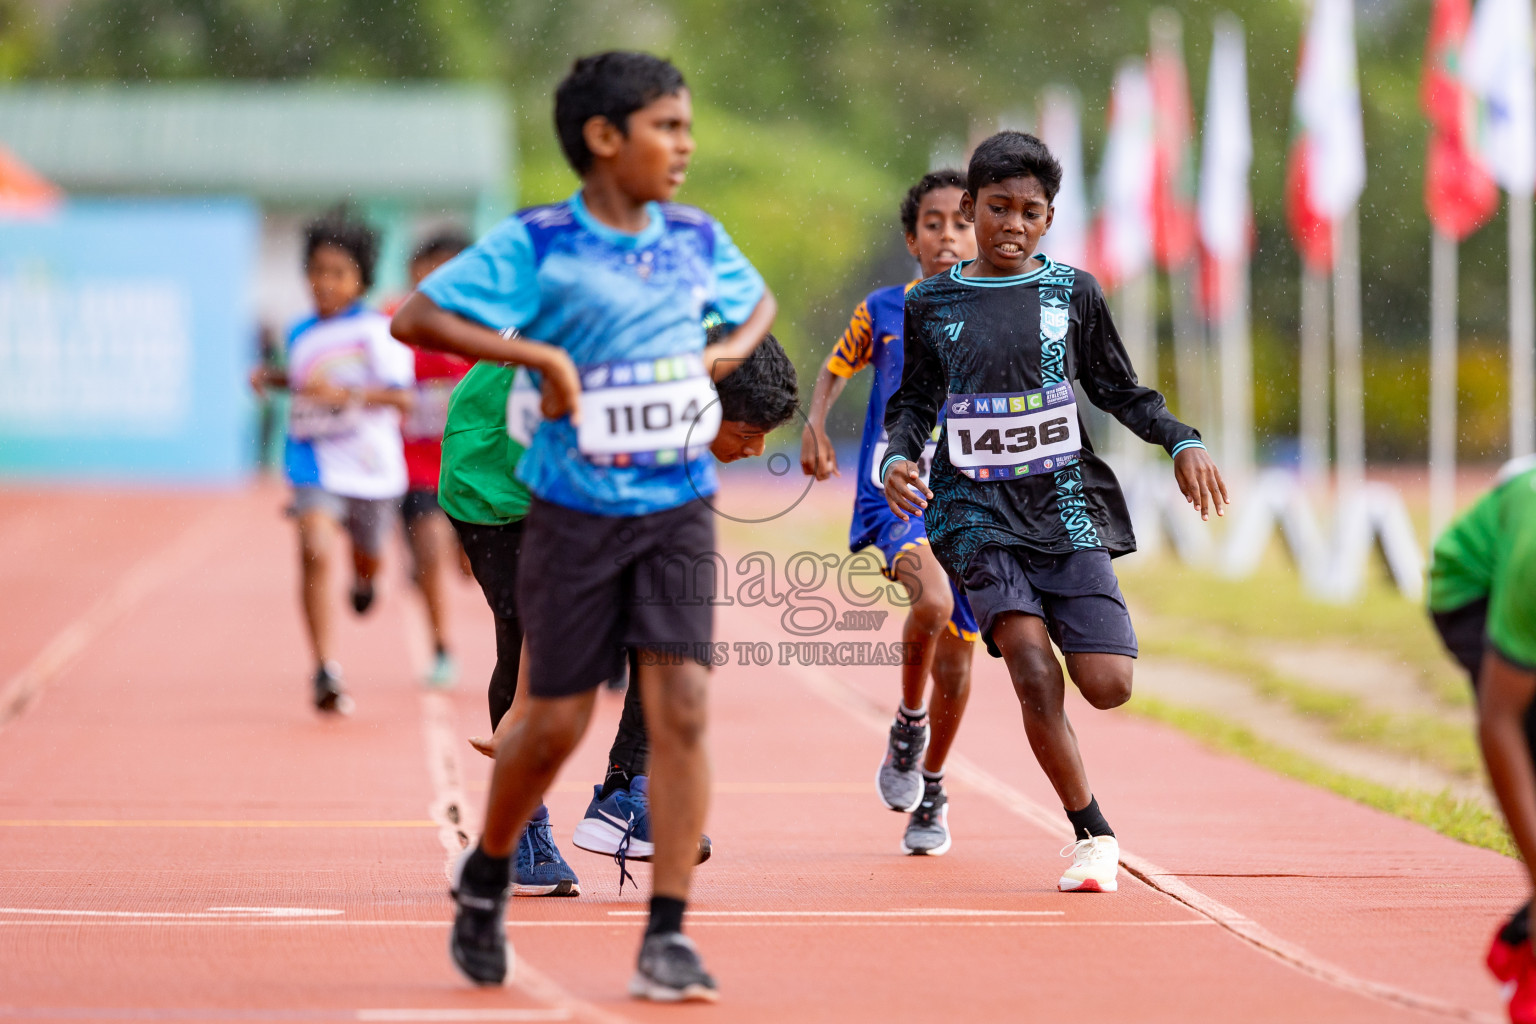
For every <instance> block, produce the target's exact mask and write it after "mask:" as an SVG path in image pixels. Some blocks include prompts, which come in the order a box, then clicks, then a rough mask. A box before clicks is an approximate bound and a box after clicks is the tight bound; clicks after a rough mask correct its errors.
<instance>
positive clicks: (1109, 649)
mask: <svg viewBox="0 0 1536 1024" xmlns="http://www.w3.org/2000/svg"><path fill="white" fill-rule="evenodd" d="M960 584H961V586H962V587H963V588H964V590H965V596H966V600H968V601H969V602H970V604H971V611H972V612H973V613H975V615H976V623H977V625H978V626H980V628H981V638H982V639H983V640H984V641H986V644H987V653H988V654H990V655H992V657H994V658H1001V657H1002V652H1000V651H999V650H998V649H997V645H996V644H994V643H993V642H992V627H993V625H994V624H996V622H997V617H998V616H999V615H1002V614H1003V613H1005V612H1023V613H1024V614H1025V615H1033V616H1035V617H1036V618H1039V619H1044V620H1045V628H1046V629H1047V630H1048V631H1049V632H1050V634H1051V639H1052V640H1053V641H1055V643H1056V646H1057V647H1059V648H1060V649H1061V651H1062V653H1063V654H1125V655H1129V656H1130V657H1132V658H1134V657H1136V631H1135V630H1134V629H1132V628H1131V613H1130V612H1129V611H1128V610H1127V609H1126V607H1125V598H1124V597H1123V596H1122V595H1121V593H1120V581H1119V580H1117V579H1115V570H1114V567H1113V566H1112V565H1110V561H1109V552H1108V551H1105V550H1104V549H1103V548H1092V549H1089V550H1087V551H1073V552H1071V553H1070V554H1066V555H1047V554H1042V553H1040V552H1038V551H1030V550H1029V549H1027V548H1004V547H998V546H996V545H988V546H987V547H984V548H982V549H981V550H980V551H978V552H976V556H975V557H974V558H972V559H971V564H970V565H968V566H966V568H965V572H964V573H963V574H961V577H960Z"/></svg>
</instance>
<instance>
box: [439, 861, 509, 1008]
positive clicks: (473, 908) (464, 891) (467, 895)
mask: <svg viewBox="0 0 1536 1024" xmlns="http://www.w3.org/2000/svg"><path fill="white" fill-rule="evenodd" d="M478 850H479V847H476V846H472V847H470V848H469V849H467V850H465V851H464V852H463V853H461V854H460V855H459V859H458V860H457V861H455V862H454V865H453V881H452V888H451V889H450V890H449V892H450V893H451V894H452V896H453V902H454V906H455V909H454V914H453V930H452V931H451V932H449V934H448V952H449V953H451V954H452V955H453V963H454V966H456V967H458V969H459V972H460V973H461V974H463V975H464V977H466V978H468V979H469V980H470V981H472V982H474V983H475V984H476V985H502V984H505V983H506V980H507V977H508V976H509V974H510V973H511V966H512V949H511V947H510V945H509V944H508V943H507V927H506V913H507V890H506V889H502V890H500V891H499V892H496V891H491V892H478V891H473V890H471V888H470V887H469V886H467V885H465V884H464V865H465V864H467V863H469V859H470V858H471V857H473V856H474V855H475V853H476V852H477V851H478Z"/></svg>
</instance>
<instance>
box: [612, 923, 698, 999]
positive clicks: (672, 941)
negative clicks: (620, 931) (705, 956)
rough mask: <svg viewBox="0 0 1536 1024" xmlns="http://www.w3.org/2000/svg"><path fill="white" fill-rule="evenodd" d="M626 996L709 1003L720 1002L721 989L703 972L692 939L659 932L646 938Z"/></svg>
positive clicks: (681, 935) (677, 934)
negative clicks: (718, 1000) (717, 1000)
mask: <svg viewBox="0 0 1536 1024" xmlns="http://www.w3.org/2000/svg"><path fill="white" fill-rule="evenodd" d="M629 994H630V995H632V996H634V997H635V998H636V999H649V1000H651V1001H652V1002H657V1003H680V1002H684V1001H686V1000H702V1001H704V1002H709V1003H712V1002H714V1001H715V1000H716V999H719V998H720V989H719V987H718V986H716V985H715V979H714V978H712V977H710V975H709V972H708V971H706V970H704V964H703V963H702V962H701V961H700V960H699V951H698V949H697V948H696V947H695V946H694V944H693V940H692V939H690V938H688V936H686V935H684V934H683V933H682V932H660V933H658V934H656V935H647V936H646V937H645V942H644V944H643V945H641V947H640V963H639V965H638V966H637V967H636V969H635V976H634V977H633V978H630V979H629Z"/></svg>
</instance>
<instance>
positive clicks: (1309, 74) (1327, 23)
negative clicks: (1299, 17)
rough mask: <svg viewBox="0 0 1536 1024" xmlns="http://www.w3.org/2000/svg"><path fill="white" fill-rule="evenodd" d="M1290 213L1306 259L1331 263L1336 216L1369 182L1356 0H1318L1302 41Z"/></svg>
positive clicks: (1288, 188)
mask: <svg viewBox="0 0 1536 1024" xmlns="http://www.w3.org/2000/svg"><path fill="white" fill-rule="evenodd" d="M1291 116H1292V119H1293V122H1294V124H1293V128H1292V130H1293V132H1294V136H1295V137H1294V139H1293V141H1292V143H1291V159H1290V167H1289V168H1288V169H1287V172H1286V219H1287V220H1288V221H1289V222H1290V225H1291V236H1292V238H1293V239H1294V240H1295V242H1296V247H1297V249H1299V250H1300V251H1301V256H1302V259H1304V260H1306V261H1307V263H1308V265H1310V266H1312V267H1313V268H1314V269H1318V270H1326V269H1328V268H1329V267H1330V266H1332V265H1333V237H1332V234H1333V224H1334V222H1335V221H1336V220H1338V219H1339V218H1340V217H1342V216H1344V214H1346V213H1348V212H1349V210H1350V208H1351V207H1353V206H1354V205H1355V203H1356V202H1357V201H1358V200H1359V198H1360V193H1361V192H1362V191H1364V189H1365V131H1364V129H1363V128H1362V127H1361V118H1360V85H1359V77H1358V74H1357V72H1356V68H1355V15H1354V10H1353V5H1352V3H1351V0H1317V2H1316V4H1315V5H1314V6H1313V8H1312V20H1311V23H1310V24H1309V25H1308V26H1307V34H1306V38H1305V39H1304V40H1303V42H1302V47H1301V69H1300V70H1299V71H1298V72H1297V75H1296V96H1295V99H1294V101H1293V102H1292V105H1291Z"/></svg>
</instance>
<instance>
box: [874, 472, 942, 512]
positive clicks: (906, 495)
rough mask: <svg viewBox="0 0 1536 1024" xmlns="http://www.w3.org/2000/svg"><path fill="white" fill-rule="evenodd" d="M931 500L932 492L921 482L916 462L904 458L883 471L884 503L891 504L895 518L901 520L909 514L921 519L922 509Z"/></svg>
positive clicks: (921, 477) (920, 474) (921, 478)
mask: <svg viewBox="0 0 1536 1024" xmlns="http://www.w3.org/2000/svg"><path fill="white" fill-rule="evenodd" d="M932 500H933V492H932V491H930V490H929V489H928V485H927V484H925V483H923V475H922V473H921V472H920V471H919V470H918V465H917V463H915V462H908V461H907V460H906V459H902V460H900V461H898V462H893V463H891V468H890V469H887V470H886V471H885V503H886V504H887V505H889V506H891V511H892V512H894V513H896V518H898V519H900V520H901V521H902V522H906V521H907V520H908V519H909V518H910V517H911V516H917V517H918V518H919V519H921V518H922V516H923V510H924V509H925V508H927V507H928V502H930V501H932Z"/></svg>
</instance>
